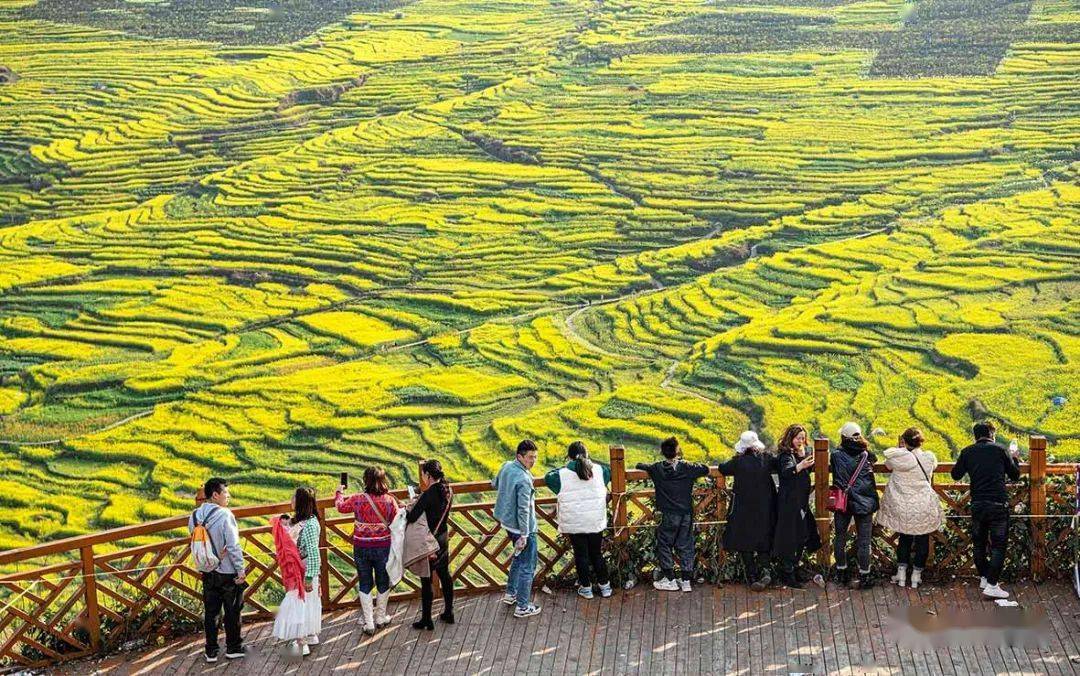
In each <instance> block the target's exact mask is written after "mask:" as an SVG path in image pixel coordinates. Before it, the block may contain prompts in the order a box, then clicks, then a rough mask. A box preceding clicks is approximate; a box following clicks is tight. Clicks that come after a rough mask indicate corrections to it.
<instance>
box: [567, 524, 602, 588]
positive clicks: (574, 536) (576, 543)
mask: <svg viewBox="0 0 1080 676" xmlns="http://www.w3.org/2000/svg"><path fill="white" fill-rule="evenodd" d="M567 535H568V536H569V538H570V545H571V546H572V547H573V548H574V566H576V567H577V577H578V586H581V587H591V586H592V583H593V582H596V583H597V584H607V583H608V582H609V580H608V570H607V565H606V564H605V563H604V552H603V549H602V546H603V543H604V538H603V534H602V533H568V534H567Z"/></svg>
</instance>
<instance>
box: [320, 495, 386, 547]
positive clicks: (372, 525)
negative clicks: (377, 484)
mask: <svg viewBox="0 0 1080 676" xmlns="http://www.w3.org/2000/svg"><path fill="white" fill-rule="evenodd" d="M371 502H374V503H375V504H376V505H377V506H378V509H379V513H378V514H376V513H375V511H374V510H373V509H372V508H371ZM371 502H368V499H367V498H366V497H364V493H357V494H355V495H350V496H348V497H345V496H344V495H342V494H341V492H340V491H338V492H337V493H335V494H334V506H335V507H337V510H338V512H340V513H342V514H353V515H355V520H354V521H353V536H352V539H353V544H354V545H356V546H357V547H362V548H376V547H389V546H390V529H389V528H387V527H386V526H384V525H383V520H385V521H386V523H390V522H391V521H393V520H394V517H395V516H397V511H398V505H397V500H395V499H394V496H392V495H390V494H385V495H372V496H371ZM380 514H381V515H382V518H381V519H380V518H379V515H380Z"/></svg>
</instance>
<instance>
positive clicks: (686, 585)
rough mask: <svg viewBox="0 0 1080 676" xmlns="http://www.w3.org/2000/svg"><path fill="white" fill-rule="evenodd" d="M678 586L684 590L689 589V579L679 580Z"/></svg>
mask: <svg viewBox="0 0 1080 676" xmlns="http://www.w3.org/2000/svg"><path fill="white" fill-rule="evenodd" d="M679 588H680V589H682V590H683V591H684V592H688V591H690V580H679Z"/></svg>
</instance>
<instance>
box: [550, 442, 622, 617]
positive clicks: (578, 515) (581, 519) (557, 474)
mask: <svg viewBox="0 0 1080 676" xmlns="http://www.w3.org/2000/svg"><path fill="white" fill-rule="evenodd" d="M566 456H567V458H569V462H567V463H566V466H565V467H560V468H558V469H553V470H551V471H550V472H548V473H547V475H546V476H545V477H544V481H545V482H546V483H547V486H548V488H550V489H551V492H552V493H555V494H556V495H557V496H558V506H559V532H560V533H562V534H564V535H566V536H567V537H568V538H570V544H571V545H572V546H573V548H574V566H575V567H576V568H577V574H578V596H581V597H582V598H586V599H591V598H592V597H593V584H594V583H595V584H596V585H598V586H599V587H600V596H603V597H604V598H607V597H609V596H611V578H610V576H609V575H608V569H607V565H606V564H605V563H604V555H603V551H602V549H603V544H604V531H605V530H606V529H607V502H608V491H607V486H608V484H609V483H611V470H609V469H608V467H607V465H602V464H600V463H598V462H593V461H592V460H590V459H589V453H588V451H586V450H585V444H583V443H581V442H580V441H575V442H574V443H572V444H570V447H569V448H568V449H566Z"/></svg>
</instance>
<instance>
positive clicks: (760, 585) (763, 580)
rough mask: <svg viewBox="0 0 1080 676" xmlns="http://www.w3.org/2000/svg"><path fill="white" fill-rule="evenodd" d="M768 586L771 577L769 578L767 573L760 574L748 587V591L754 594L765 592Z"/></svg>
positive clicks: (770, 582)
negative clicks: (754, 592)
mask: <svg viewBox="0 0 1080 676" xmlns="http://www.w3.org/2000/svg"><path fill="white" fill-rule="evenodd" d="M770 584H772V577H770V576H769V571H765V572H763V573H762V574H761V577H759V578H758V579H756V580H754V582H753V583H752V584H751V585H750V589H752V590H754V591H756V592H759V591H765V590H766V589H767V588H768V586H769V585H770Z"/></svg>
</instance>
